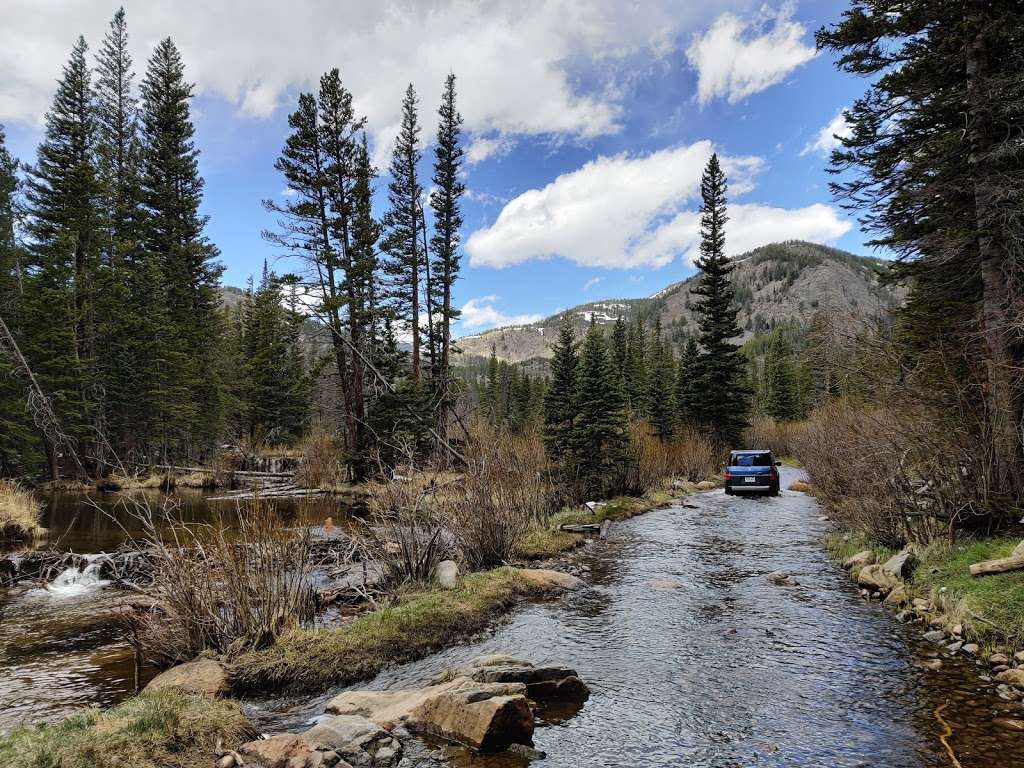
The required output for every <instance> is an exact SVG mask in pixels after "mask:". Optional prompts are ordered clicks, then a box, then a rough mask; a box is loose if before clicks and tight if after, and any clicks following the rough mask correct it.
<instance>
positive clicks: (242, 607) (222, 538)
mask: <svg viewBox="0 0 1024 768" xmlns="http://www.w3.org/2000/svg"><path fill="white" fill-rule="evenodd" d="M126 503H130V504H132V509H133V511H134V513H135V514H136V516H137V517H138V518H139V519H140V521H141V523H142V526H143V530H144V531H145V534H144V537H143V539H142V541H136V542H133V544H134V545H135V546H137V547H138V548H139V549H140V550H144V551H145V555H146V557H147V558H148V560H149V562H150V563H151V568H152V577H153V578H152V582H151V583H150V584H149V585H148V586H146V587H143V591H144V592H145V594H146V595H147V597H149V598H150V600H151V602H152V605H153V608H152V609H150V610H146V611H135V612H130V613H126V614H125V615H124V621H125V623H126V624H127V628H128V630H129V638H130V641H131V642H132V644H133V645H134V647H135V649H136V651H137V652H138V653H139V654H140V655H141V656H142V657H143V658H147V659H150V660H152V661H154V662H156V663H157V664H172V663H176V662H180V661H185V660H188V659H192V658H195V656H196V655H198V654H199V653H200V652H202V651H205V650H212V651H215V652H217V653H224V654H228V655H234V654H238V653H241V652H243V651H246V650H251V649H255V648H261V647H263V646H266V645H269V644H270V643H272V642H273V641H274V639H275V638H276V637H277V636H279V635H280V634H282V633H283V632H285V631H286V630H288V629H291V628H293V627H294V626H296V625H297V624H299V623H300V622H301V621H303V620H305V619H308V618H310V617H311V616H312V611H313V591H312V585H311V581H310V551H311V545H310V535H309V531H308V529H305V528H292V527H287V526H285V525H284V523H282V522H281V521H280V520H279V519H278V517H277V515H276V512H275V510H274V508H273V506H272V505H271V504H269V503H268V502H266V501H265V500H262V499H259V498H258V497H254V498H253V499H252V500H251V501H249V502H248V503H246V505H245V507H244V508H241V507H240V508H239V509H238V512H237V514H236V515H234V516H233V519H230V520H229V519H227V517H226V516H221V517H219V518H218V519H217V520H216V521H215V522H214V523H211V524H202V525H194V524H193V525H186V524H184V523H183V522H181V521H180V520H175V519H174V509H173V508H170V507H165V508H164V510H162V512H161V516H164V517H167V518H168V520H167V521H163V520H161V523H160V531H159V533H158V532H157V521H156V518H157V514H156V513H155V512H154V511H153V510H152V508H151V507H149V505H148V503H147V502H146V501H145V500H144V499H143V500H138V499H136V500H132V501H130V502H126Z"/></svg>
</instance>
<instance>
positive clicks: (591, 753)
mask: <svg viewBox="0 0 1024 768" xmlns="http://www.w3.org/2000/svg"><path fill="white" fill-rule="evenodd" d="M793 477H794V474H793V473H792V472H791V471H787V472H786V474H785V476H784V485H788V483H789V482H790V481H791V480H792V479H793ZM687 501H688V503H692V504H695V505H696V507H697V508H696V509H687V508H684V507H682V506H673V507H670V508H666V509H661V510H656V511H653V512H650V513H648V514H646V515H643V516H640V517H638V518H635V519H633V520H631V521H629V522H625V523H620V524H616V525H615V526H613V528H612V532H611V536H610V538H609V539H608V540H606V541H595V542H593V543H592V544H591V545H590V546H589V547H588V548H586V549H585V550H584V551H583V552H582V553H580V554H579V555H577V556H576V557H575V558H574V561H575V563H576V564H577V565H578V566H580V567H581V568H584V569H589V570H588V572H587V577H586V578H587V581H588V587H587V588H586V589H584V590H582V591H580V592H578V593H575V594H573V595H570V596H568V597H567V598H566V599H564V600H561V601H556V602H552V603H545V604H539V605H529V606H526V607H524V608H522V609H521V610H519V611H518V612H517V613H515V614H514V615H513V616H512V617H511V618H510V619H509V620H508V621H507V622H506V623H504V624H503V625H501V626H499V627H498V628H497V629H496V630H495V631H494V632H493V633H491V634H490V635H489V636H487V637H485V638H483V639H479V640H477V641H475V642H473V643H470V644H467V645H464V646H460V647H457V648H453V649H450V650H448V651H446V652H444V653H441V654H438V655H436V656H432V657H430V658H428V659H424V660H422V661H419V662H415V663H412V664H406V665H401V666H398V667H395V668H393V669H391V670H388V671H387V672H385V673H383V674H382V675H380V676H379V677H378V678H377V679H375V680H374V681H372V682H371V683H370V684H368V685H365V686H355V687H370V688H394V687H407V686H415V685H420V684H423V683H424V682H425V681H426V680H427V679H428V678H429V677H431V676H432V675H433V674H434V673H436V672H438V671H441V670H443V669H445V668H448V667H451V666H455V665H457V664H458V663H460V662H462V661H465V660H467V659H469V658H471V657H473V656H476V655H478V654H481V653H496V652H503V653H511V654H513V655H516V656H522V657H525V658H529V659H532V660H534V661H536V662H553V663H567V664H571V665H573V666H575V667H576V668H577V669H578V671H579V673H580V675H581V677H582V678H583V679H584V680H585V681H586V682H587V683H588V684H589V685H590V686H591V689H592V696H591V698H590V700H589V701H588V702H587V703H586V705H585V706H584V707H583V708H582V710H581V711H580V712H579V713H577V714H575V715H574V716H572V717H569V718H568V719H565V720H561V721H556V722H553V723H547V724H542V725H541V727H539V728H538V729H537V732H536V734H535V742H536V746H537V748H538V749H541V750H543V751H545V752H547V755H548V757H547V758H546V759H545V760H544V761H543V762H541V763H538V765H544V766H551V768H556V767H559V766H566V767H569V766H571V768H580V767H581V766H679V765H689V766H695V767H698V768H732V767H734V766H779V767H780V768H781V767H782V766H786V767H787V768H788V767H791V766H792V767H798V768H810V767H817V766H821V767H822V768H826V767H827V768H854V767H855V766H879V767H881V766H885V767H886V768H925V767H927V768H931V767H933V766H934V767H937V766H951V765H953V763H952V761H951V760H950V757H949V755H948V753H947V751H946V748H945V747H944V746H943V745H942V743H941V742H940V739H939V737H940V735H941V734H943V733H944V726H943V725H942V722H940V719H941V720H942V721H945V722H946V723H948V724H949V726H950V728H951V729H952V735H951V736H950V737H949V739H948V741H949V744H950V746H951V748H952V749H953V750H954V751H955V755H956V757H957V758H958V759H959V761H960V763H961V764H962V765H963V766H964V768H1008V767H1009V766H1015V765H1024V757H1022V756H1024V734H1022V733H1018V732H1013V731H1006V730H1002V729H1000V728H999V727H998V726H996V725H994V724H993V722H992V721H993V719H994V718H995V717H1022V716H1024V715H1022V714H1021V713H1020V711H1019V707H1018V706H1017V705H1015V704H1007V703H1006V702H1003V701H1001V700H1000V699H999V698H998V697H997V696H996V695H995V692H994V688H993V687H992V686H991V685H990V684H988V685H986V684H984V683H982V682H981V681H980V680H979V673H980V671H981V670H980V669H979V668H978V667H977V666H975V665H974V664H972V663H971V662H969V661H966V660H963V659H958V658H944V659H943V667H942V669H941V670H940V671H927V670H923V669H920V668H918V667H916V666H915V663H916V662H919V661H920V660H922V659H924V658H926V657H930V656H933V655H935V653H936V650H935V649H934V647H932V646H928V645H927V644H926V643H924V642H922V641H921V640H920V639H919V630H916V629H914V628H912V627H906V626H903V625H901V624H899V623H898V622H896V621H895V619H894V618H893V617H892V616H891V615H890V614H889V613H888V612H887V611H886V610H883V609H882V608H881V607H880V606H879V605H877V604H871V603H867V602H864V601H863V600H862V599H861V598H860V597H859V595H858V593H857V590H856V588H855V587H854V585H853V584H852V583H851V582H850V580H849V579H848V577H847V576H846V574H845V573H843V572H842V570H841V569H839V568H838V567H836V566H835V565H834V564H833V563H831V562H830V561H828V559H827V558H826V556H825V554H824V552H823V550H822V548H821V546H820V538H821V536H822V534H823V533H824V532H825V531H826V529H827V525H828V523H826V522H821V521H819V520H818V519H817V518H818V517H819V516H820V514H821V512H820V510H819V509H818V507H817V505H816V503H815V502H814V500H813V499H811V498H810V497H807V496H805V495H803V494H799V493H793V492H783V495H782V496H781V497H779V498H775V499H769V498H764V499H761V498H757V499H747V498H734V497H727V496H725V495H724V494H723V493H722V492H721V491H713V492H710V493H706V494H701V495H699V496H696V497H692V498H690V499H688V500H687ZM773 570H784V571H786V572H788V573H790V574H791V575H792V576H793V577H795V578H796V580H797V581H798V582H799V586H796V587H781V586H775V585H772V584H770V583H769V582H768V581H767V580H766V579H765V574H767V573H769V572H770V571H773ZM337 692H338V691H332V692H330V694H331V695H333V694H336V693H337ZM329 698H330V695H325V696H322V697H319V698H316V699H314V700H305V701H301V702H282V701H274V702H261V703H258V704H255V705H253V706H252V707H251V714H252V715H253V716H254V717H256V718H257V720H258V722H259V723H260V725H261V726H262V727H263V728H264V729H265V730H270V731H279V730H296V729H298V728H299V727H300V726H302V725H304V724H306V723H308V722H310V721H311V720H312V719H313V718H315V717H317V716H318V715H319V714H320V713H322V712H323V707H324V704H325V702H326V701H327V700H328V699H329ZM940 707H941V709H939V708H940ZM407 754H408V755H409V761H408V764H409V765H411V766H434V765H444V764H450V765H460V766H461V765H473V766H478V767H480V768H498V767H499V766H501V767H504V766H524V765H527V764H528V763H527V761H526V760H525V759H524V758H521V757H513V756H510V755H500V756H495V757H473V756H471V755H469V754H468V753H466V752H464V751H462V750H460V749H455V748H448V747H439V746H437V745H426V744H422V743H420V742H418V741H416V740H414V739H409V740H408V741H407Z"/></svg>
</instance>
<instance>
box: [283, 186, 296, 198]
mask: <svg viewBox="0 0 1024 768" xmlns="http://www.w3.org/2000/svg"><path fill="white" fill-rule="evenodd" d="M297 194H298V192H296V191H295V190H294V189H292V188H291V187H285V188H284V189H282V190H281V197H295V195H297Z"/></svg>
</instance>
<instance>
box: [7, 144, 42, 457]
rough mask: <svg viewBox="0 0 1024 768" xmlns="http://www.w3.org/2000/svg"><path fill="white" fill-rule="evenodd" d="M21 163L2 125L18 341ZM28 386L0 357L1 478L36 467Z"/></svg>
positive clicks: (10, 316)
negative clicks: (28, 410)
mask: <svg viewBox="0 0 1024 768" xmlns="http://www.w3.org/2000/svg"><path fill="white" fill-rule="evenodd" d="M17 195H18V162H17V161H16V160H15V159H14V158H13V157H12V156H11V154H10V152H8V151H7V145H6V136H5V134H4V129H3V126H2V125H0V319H2V320H3V321H4V323H5V324H6V325H7V327H8V329H9V330H10V331H11V333H12V334H14V336H15V337H16V338H17V337H18V336H20V333H21V305H22V286H23V262H24V253H23V252H22V250H21V247H20V245H19V244H18V241H17V239H16V235H15V221H16V219H17ZM25 388H26V383H25V382H23V381H21V379H20V377H19V375H18V373H16V372H15V370H14V368H13V367H12V365H11V364H10V361H9V360H7V359H6V358H5V357H4V356H3V354H0V475H2V476H5V477H15V476H17V475H20V474H25V473H27V472H28V471H29V470H30V469H31V468H32V466H33V462H31V459H30V458H29V457H30V455H31V452H32V451H33V449H34V448H35V446H36V443H37V437H36V434H35V428H34V426H33V424H32V422H31V419H30V418H29V417H28V413H27V409H26V400H25Z"/></svg>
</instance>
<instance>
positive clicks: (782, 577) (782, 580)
mask: <svg viewBox="0 0 1024 768" xmlns="http://www.w3.org/2000/svg"><path fill="white" fill-rule="evenodd" d="M765 578H766V579H768V581H770V582H771V583H772V584H777V585H779V586H780V587H795V586H796V585H797V583H796V581H795V580H794V579H793V577H792V576H790V575H789V574H788V573H786V572H785V571H772V572H771V573H769V574H768V575H767V576H766V577H765Z"/></svg>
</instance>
